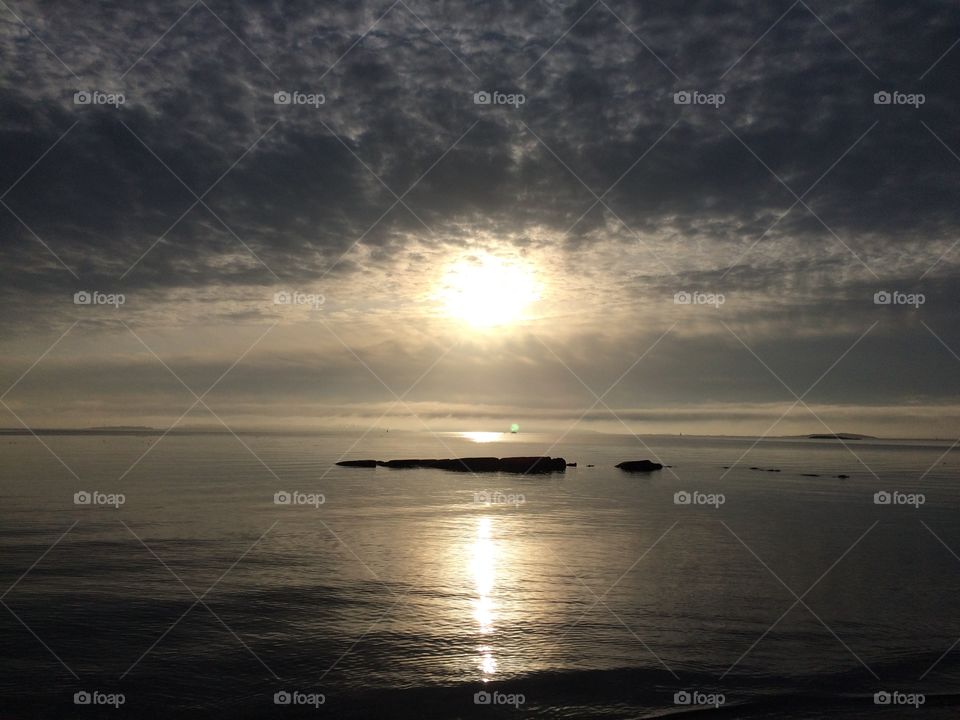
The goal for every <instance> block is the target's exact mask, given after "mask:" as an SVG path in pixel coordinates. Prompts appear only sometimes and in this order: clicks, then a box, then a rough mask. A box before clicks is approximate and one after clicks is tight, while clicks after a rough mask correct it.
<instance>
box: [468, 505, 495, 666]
mask: <svg viewBox="0 0 960 720" xmlns="http://www.w3.org/2000/svg"><path fill="white" fill-rule="evenodd" d="M490 530H491V520H490V518H488V517H482V518H480V521H479V522H478V524H477V539H476V541H475V542H474V544H473V553H472V557H471V561H470V570H471V572H472V573H473V581H474V584H475V586H476V590H477V598H476V600H474V601H473V610H474V612H473V617H474V619H475V620H476V621H477V624H478V626H479V630H480V633H481V634H482V635H491V634H493V631H494V625H493V623H494V620H495V619H496V614H495V610H496V604H495V603H494V601H493V588H494V583H495V581H496V576H497V563H496V560H497V558H496V545H495V544H494V542H493V539H492V538H491V532H490ZM478 650H479V652H480V662H479V665H480V672H481V673H482V674H483V679H484V680H489V679H490V677H491V676H492V675H493V673H494V672H495V671H496V669H497V661H496V658H495V657H494V655H493V648H491V647H490V645H487V644H484V645H481V646H480V647H479V648H478Z"/></svg>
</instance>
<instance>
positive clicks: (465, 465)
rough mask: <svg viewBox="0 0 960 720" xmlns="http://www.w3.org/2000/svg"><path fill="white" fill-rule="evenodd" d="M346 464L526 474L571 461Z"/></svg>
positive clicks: (344, 463) (553, 469)
mask: <svg viewBox="0 0 960 720" xmlns="http://www.w3.org/2000/svg"><path fill="white" fill-rule="evenodd" d="M337 465H342V466H344V467H366V468H369V467H377V466H380V467H387V468H393V469H409V468H433V469H436V470H450V471H453V472H474V473H478V472H510V473H522V474H525V475H526V474H540V473H550V472H564V471H565V470H566V469H567V461H566V460H564V459H563V458H552V457H505V458H495V457H474V458H446V459H441V460H435V459H419V458H418V459H410V460H386V461H384V460H342V461H340V462H338V463H337Z"/></svg>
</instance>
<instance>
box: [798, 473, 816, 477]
mask: <svg viewBox="0 0 960 720" xmlns="http://www.w3.org/2000/svg"><path fill="white" fill-rule="evenodd" d="M800 474H801V475H803V477H820V476H819V475H817V473H800Z"/></svg>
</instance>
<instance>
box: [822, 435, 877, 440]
mask: <svg viewBox="0 0 960 720" xmlns="http://www.w3.org/2000/svg"><path fill="white" fill-rule="evenodd" d="M807 439H809V440H876V439H877V438H876V437H874V436H873V435H858V434H857V433H826V434H822V435H816V434H815V435H807Z"/></svg>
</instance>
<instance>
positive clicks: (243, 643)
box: [0, 430, 960, 719]
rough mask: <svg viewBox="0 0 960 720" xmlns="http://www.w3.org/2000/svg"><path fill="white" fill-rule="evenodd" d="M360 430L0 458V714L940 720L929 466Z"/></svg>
mask: <svg viewBox="0 0 960 720" xmlns="http://www.w3.org/2000/svg"><path fill="white" fill-rule="evenodd" d="M361 433H362V431H357V432H350V431H344V432H337V433H333V432H331V433H314V434H287V435H283V434H268V433H264V434H241V435H239V436H233V435H230V434H209V433H194V434H189V433H186V434H171V435H169V436H167V437H165V438H163V439H162V440H160V441H159V442H157V440H158V438H157V436H155V435H149V434H130V435H118V434H110V435H96V434H80V435H43V436H42V437H41V439H40V440H38V439H37V438H34V437H31V436H22V435H19V436H18V435H5V436H0V470H2V477H3V482H2V485H0V487H2V502H3V511H2V515H0V518H2V520H0V592H3V595H2V604H3V607H0V657H2V672H0V696H2V704H0V718H4V719H6V718H65V717H110V718H121V717H136V718H153V717H158V718H159V717H163V718H168V717H194V716H195V717H210V718H220V717H223V718H260V717H270V718H273V717H276V718H283V717H336V718H366V717H386V718H421V717H424V718H432V717H436V718H487V717H509V716H516V717H521V716H524V717H543V718H653V717H666V716H671V717H672V716H681V717H686V716H695V715H697V714H700V713H709V714H712V715H716V716H718V717H737V718H814V717H828V716H829V717H841V718H885V717H890V718H894V717H896V718H900V717H905V716H910V717H912V716H913V713H914V711H915V709H917V708H919V711H920V712H921V713H922V716H923V717H929V718H939V717H944V718H946V717H956V716H957V713H958V709H960V645H958V644H957V641H958V638H960V613H958V608H960V604H958V600H957V598H958V597H960V522H958V510H960V483H958V481H960V451H957V450H953V451H950V447H951V445H950V443H948V442H938V441H879V440H857V441H846V442H845V444H843V443H841V442H840V441H837V440H810V439H764V440H760V441H756V440H753V439H745V438H703V437H658V436H650V437H643V438H640V439H638V438H635V437H632V436H626V435H624V436H616V435H604V434H574V435H568V436H565V437H562V438H561V437H558V436H555V435H547V434H530V433H525V432H521V433H518V434H516V435H510V434H505V435H501V434H499V433H486V434H484V433H477V434H462V433H441V434H438V435H432V434H430V433H414V432H399V431H393V432H385V431H382V430H376V431H374V432H371V433H369V434H368V435H366V436H363V437H361ZM41 440H42V442H41ZM44 444H45V445H46V446H47V447H45V446H44ZM542 454H549V455H552V456H562V457H564V458H566V459H567V461H568V462H576V463H577V467H569V468H567V471H566V472H565V473H556V474H549V475H537V476H517V475H508V474H483V475H477V476H475V475H472V474H470V473H451V472H445V471H441V470H427V469H412V470H392V469H387V468H383V467H379V468H376V469H367V468H344V467H338V466H335V465H334V463H335V462H336V461H337V460H339V459H341V458H343V459H361V458H374V459H381V460H387V459H391V458H416V457H458V456H459V457H466V456H501V457H502V456H514V455H542ZM644 458H649V459H659V460H660V461H661V462H663V463H664V464H666V465H668V466H669V467H665V468H664V469H662V470H659V471H655V472H652V473H645V474H643V473H637V474H631V473H625V472H622V471H621V470H618V469H616V468H615V467H614V465H615V464H616V463H618V462H620V461H623V460H636V459H644ZM591 465H592V466H593V467H590V466H591ZM751 468H753V469H751ZM839 475H846V476H848V477H846V478H840V477H838V476H839ZM919 716H920V715H918V717H919Z"/></svg>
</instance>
